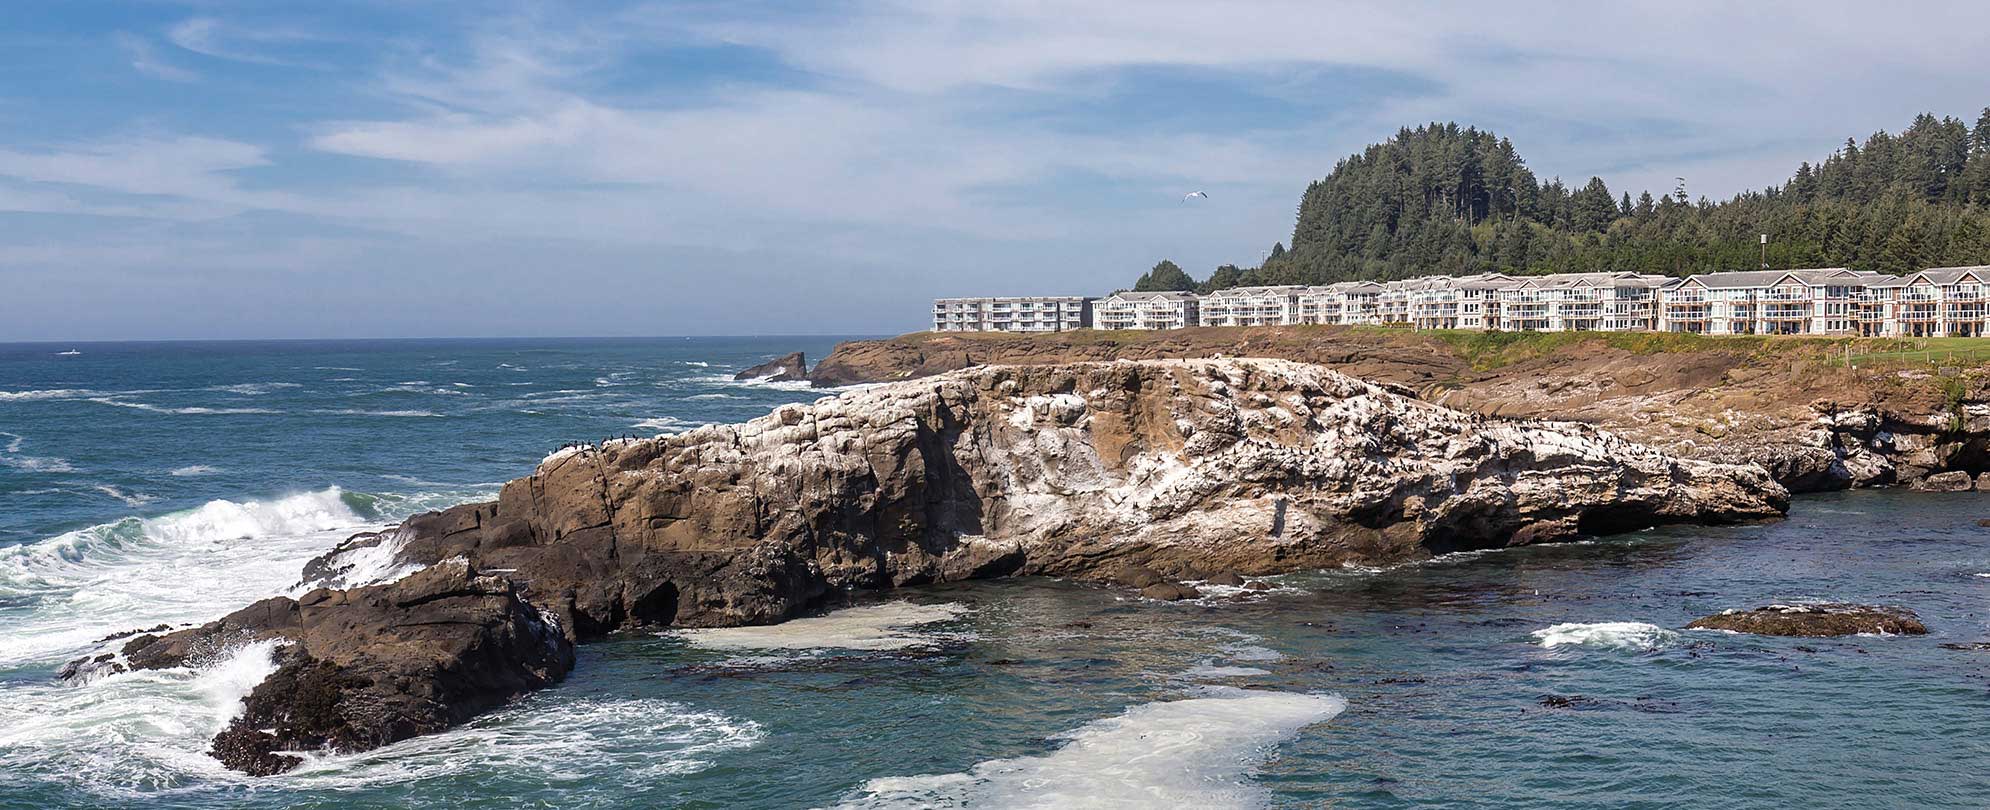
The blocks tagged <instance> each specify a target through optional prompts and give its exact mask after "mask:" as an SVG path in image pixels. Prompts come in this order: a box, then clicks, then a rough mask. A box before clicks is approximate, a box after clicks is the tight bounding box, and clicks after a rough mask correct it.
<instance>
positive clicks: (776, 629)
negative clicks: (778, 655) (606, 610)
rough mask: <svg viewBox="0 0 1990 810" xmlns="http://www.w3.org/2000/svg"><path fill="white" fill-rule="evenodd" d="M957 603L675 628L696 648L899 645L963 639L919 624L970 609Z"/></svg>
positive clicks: (899, 604) (882, 647)
mask: <svg viewBox="0 0 1990 810" xmlns="http://www.w3.org/2000/svg"><path fill="white" fill-rule="evenodd" d="M970 612H972V611H970V610H969V609H968V607H967V606H965V605H960V604H952V603H949V604H944V605H915V604H912V603H911V602H891V603H887V604H882V605H867V606H864V607H854V608H846V609H843V610H838V611H832V612H830V613H829V614H828V615H824V616H813V617H809V618H803V619H791V620H788V621H785V622H782V623H780V624H772V625H765V626H761V627H720V628H712V629H704V630H673V631H669V634H671V635H676V636H678V637H680V638H682V639H684V640H685V641H688V642H690V643H691V645H692V646H695V647H703V648H706V649H715V650H819V649H839V650H867V651H883V650H903V649H908V648H912V647H930V646H934V645H938V644H942V643H946V642H948V641H956V640H961V639H964V638H967V637H968V636H965V635H963V634H959V633H939V632H934V631H931V630H927V629H921V628H923V627H924V626H926V625H931V624H938V623H941V622H947V621H953V620H955V619H958V618H960V617H962V616H965V615H967V614H968V613H970Z"/></svg>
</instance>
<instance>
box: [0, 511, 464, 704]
mask: <svg viewBox="0 0 1990 810" xmlns="http://www.w3.org/2000/svg"><path fill="white" fill-rule="evenodd" d="M398 505H400V506H401V507H402V508H403V509H408V510H412V509H416V508H420V507H422V506H426V505H427V504H424V503H407V504H398ZM367 524H368V519H367V518H365V517H362V516H360V515H359V514H358V513H356V512H354V511H353V508H352V507H351V506H350V505H348V504H347V503H346V500H345V498H344V493H342V492H341V491H340V490H339V489H337V488H331V489H325V490H319V491H317V492H306V493H301V494H297V495H290V496H287V497H283V498H278V499H275V500H270V501H245V502H236V501H228V500H215V501H209V502H207V503H206V504H204V505H202V506H200V507H199V508H196V509H189V510H185V511H179V512H173V513H170V514H166V515H160V516H158V517H151V518H136V517H132V518H125V519H123V520H119V521H116V522H114V523H106V524H102V525H98V526H92V527H89V528H86V529H79V530H76V531H72V532H68V533H65V534H61V535H58V536H56V537H51V538H48V539H46V540H41V541H39V542H35V543H26V544H22V545H17V546H9V547H6V548H0V597H10V598H11V599H13V600H19V601H20V602H21V603H23V604H24V605H25V609H24V610H20V611H19V612H10V614H9V616H8V619H7V621H8V628H7V629H8V632H7V633H5V634H0V665H12V664H19V663H24V662H29V661H44V662H59V661H60V660H61V659H62V658H63V657H65V656H71V655H74V654H77V653H80V652H82V651H85V650H87V649H89V648H90V647H91V646H92V644H93V642H94V639H98V638H102V637H103V636H105V635H108V634H110V633H114V632H117V631H121V630H128V629H131V628H133V627H148V626H151V625H155V624H160V623H169V624H176V623H181V622H191V621H208V620H210V619H213V618H214V617H216V616H219V615H221V614H223V613H226V612H228V611H230V610H234V609H236V608H239V607H242V606H243V605H247V604H249V603H251V602H254V601H256V600H257V599H261V598H264V597H268V596H274V595H277V594H280V593H283V592H284V590H285V589H287V588H289V587H290V586H291V585H292V584H293V583H295V582H296V581H297V572H298V570H299V569H300V567H301V566H302V565H303V563H304V561H305V560H308V559H310V558H311V557H313V556H316V555H318V554H320V553H323V552H324V551H326V550H329V549H331V548H332V547H333V546H335V545H337V543H338V542H339V540H341V539H343V538H344V537H345V536H346V535H348V534H351V533H352V531H354V530H356V529H359V528H362V527H364V526H366V525H367Z"/></svg>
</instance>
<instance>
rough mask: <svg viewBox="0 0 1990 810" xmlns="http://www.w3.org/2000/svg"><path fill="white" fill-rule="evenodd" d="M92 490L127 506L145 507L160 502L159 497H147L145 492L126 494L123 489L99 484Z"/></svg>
mask: <svg viewBox="0 0 1990 810" xmlns="http://www.w3.org/2000/svg"><path fill="white" fill-rule="evenodd" d="M91 489H95V490H96V491H98V492H101V493H104V494H105V495H109V496H111V497H113V498H116V499H118V500H119V501H121V502H123V503H124V505H125V506H144V505H146V504H148V503H152V502H154V501H157V500H159V497H158V496H157V495H147V494H145V493H143V492H126V491H124V490H122V489H119V488H117V487H114V486H111V485H109V484H98V485H97V486H94V487H91Z"/></svg>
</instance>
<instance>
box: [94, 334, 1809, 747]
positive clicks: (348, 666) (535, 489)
mask: <svg viewBox="0 0 1990 810" xmlns="http://www.w3.org/2000/svg"><path fill="white" fill-rule="evenodd" d="M1787 507H1788V498H1787V493H1786V492H1785V491H1784V490H1783V488H1782V487H1781V486H1779V485H1777V484H1776V483H1775V482H1774V481H1772V480H1770V478H1769V476H1768V474H1767V473H1765V472H1764V471H1763V470H1762V469H1761V468H1759V467H1756V466H1748V465H1739V466H1738V465H1724V464H1716V463H1710V462H1702V461H1690V460H1681V459H1678V458H1675V457H1672V456H1670V455H1667V454H1665V453H1662V452H1659V451H1656V450H1653V449H1651V448H1648V447H1645V446H1642V445H1638V444H1635V443H1632V442H1629V441H1626V440H1624V439H1621V438H1618V437H1616V436H1614V435H1611V434H1609V433H1606V432H1603V431H1601V430H1598V429H1596V428H1593V427H1590V426H1586V425H1581V424H1573V423H1558V422H1539V421H1526V420H1507V419H1497V418H1488V417H1482V416H1474V415H1469V414H1465V413H1460V412H1458V411H1453V410H1450V409H1447V408H1443V407H1440V406H1437V405H1432V404H1429V403H1426V402H1421V401H1418V400H1416V399H1413V398H1411V397H1407V396H1403V395H1402V394H1400V393H1397V392H1396V391H1392V390H1390V389H1386V388H1383V387H1380V386H1376V385H1371V384H1369V383H1365V382H1362V381H1359V380H1356V379H1353V378H1350V377H1346V376H1343V375H1341V374H1338V373H1335V372H1333V371H1330V370H1327V369H1324V368H1321V367H1318V366H1311V365H1306V364H1302V363H1294V362H1287V361H1273V360H1194V361H1180V360H1157V361H1144V362H1114V363H1084V364H1073V365H1065V366H1029V367H978V368H971V369H966V370H963V371H958V372H954V373H950V374H946V375H942V376H939V377H934V378H930V379H922V380H917V381H910V382H903V383H894V384H887V385H882V386H878V387H876V388H872V389H869V390H865V391H861V392H853V393H849V394H845V395H843V396H840V397H835V398H829V399H824V400H820V401H818V402H816V403H815V404H813V405H807V406H803V405H788V406H783V407H781V408H778V409H776V410H775V411H774V412H773V413H771V414H769V415H767V416H764V417H761V418H759V419H755V420H752V421H750V422H746V423H744V424H739V425H722V426H708V427H701V428H697V429H694V430H691V431H688V432H685V433H681V434H677V435H672V436H662V437H656V438H652V439H635V440H620V441H611V442H608V443H605V444H604V445H602V446H600V447H575V448H568V449H566V450H562V451H561V452H558V453H555V454H553V455H552V456H549V457H547V458H546V459H545V460H544V461H543V462H541V463H540V465H539V467H538V469H537V470H536V471H534V472H533V473H532V474H531V475H530V476H528V477H525V478H520V479H517V480H514V481H512V482H510V483H508V484H506V485H505V486H504V488H503V490H502V491H501V494H500V495H499V497H498V500H497V501H495V502H490V503H480V504H466V505H463V506H458V507H455V508H452V509H449V510H445V511H442V512H433V513H428V514H423V515H417V516H415V517H413V518H410V519H408V520H407V521H406V522H404V523H403V524H402V525H401V526H400V527H399V528H398V529H396V530H394V531H393V532H392V534H391V536H392V537H393V538H394V543H393V544H392V545H384V544H378V543H374V542H373V541H372V539H370V538H369V539H367V540H363V541H360V542H358V543H355V544H352V545H351V546H348V547H345V548H341V549H338V550H335V551H334V552H333V555H341V559H343V560H345V561H348V562H350V561H351V560H353V559H355V555H357V554H359V553H360V552H366V553H367V555H369V556H366V557H360V558H358V559H362V560H364V561H366V562H368V565H366V566H354V567H353V569H352V571H346V570H345V569H344V568H342V567H341V566H340V565H334V564H331V563H334V562H338V561H334V560H327V561H323V562H319V563H315V564H314V565H313V566H312V567H311V571H312V572H313V573H314V574H317V575H319V576H318V577H314V579H316V580H320V581H322V580H323V579H329V578H330V577H331V576H333V575H336V576H338V577H341V578H349V577H353V576H355V575H356V574H355V573H354V572H359V571H361V570H365V571H375V570H381V569H383V568H385V569H388V570H406V569H412V568H416V567H419V566H428V568H427V569H426V570H423V571H421V572H420V573H416V574H413V575H411V576H408V577H407V578H406V579H402V580H400V581H399V582H395V583H392V584H387V585H373V586H367V587H358V588H350V589H347V590H331V589H322V588H321V589H319V590H315V591H313V592H311V593H310V594H307V595H306V596H304V597H303V598H302V599H298V600H290V599H283V598H278V599H271V600H266V601H264V602H261V603H257V604H256V605H254V606H251V607H250V608H248V609H245V610H243V611H240V612H238V613H236V614H233V615H231V616H229V617H227V618H224V619H222V620H220V621H218V622H215V623H213V624H210V625H207V626H204V627H200V628H195V629H192V630H185V631H181V632H178V633H173V634H170V635H166V636H163V637H152V636H141V637H139V638H137V639H134V641H133V642H132V644H133V646H134V649H132V650H130V651H129V652H128V653H127V657H128V658H129V660H130V661H131V663H132V665H133V666H140V667H144V666H177V665H179V664H181V663H184V662H186V661H187V660H188V659H189V657H190V655H192V654H193V652H194V651H195V650H198V649H211V648H217V647H222V646H225V645H229V644H236V643H242V642H246V641H251V640H258V639H281V640H283V641H285V642H287V643H288V644H289V645H290V646H289V647H287V648H286V652H285V653H284V657H283V660H282V662H281V668H280V670H279V673H280V674H281V675H282V677H280V678H274V679H272V680H271V681H270V682H269V683H266V684H265V685H264V687H259V688H257V689H256V690H255V691H254V692H253V693H252V694H251V695H250V697H249V698H248V700H247V704H248V705H247V710H246V711H245V713H244V714H243V716H242V718H241V719H240V720H238V721H237V722H236V723H235V724H234V725H232V726H231V727H230V729H229V731H228V732H226V733H225V734H224V737H223V738H221V739H217V741H216V746H215V754H216V755H217V756H219V757H221V758H222V760H223V761H224V762H225V763H227V764H228V765H229V766H230V767H234V768H237V769H239V770H244V771H248V772H252V773H258V772H269V771H270V770H272V769H280V768H281V767H287V766H288V765H287V764H286V763H287V762H288V760H286V759H285V757H286V756H287V755H284V754H282V753H281V752H282V751H284V750H299V749H303V750H311V749H316V748H326V747H329V748H333V749H336V750H361V749H364V748H368V747H372V746H377V745H382V744H385V743H387V742H391V741H393V740H397V739H401V738H404V737H407V736H410V735H412V734H419V733H424V732H427V731H434V730H437V729H440V728H443V727H446V726H448V725H450V724H453V723H458V722H461V721H462V720H464V719H467V718H468V717H469V716H471V715H473V714H475V713H477V712H479V711H483V710H486V709H489V708H491V707H493V706H496V705H498V704H500V703H502V702H504V701H505V700H509V699H511V698H514V697H516V696H518V695H520V694H523V693H524V692H525V691H528V690H530V689H534V688H538V687H541V686H544V685H546V684H549V683H552V682H554V681H556V680H558V679H559V678H560V677H561V676H563V675H564V674H565V672H566V670H567V668H568V667H570V666H571V664H572V647H571V645H572V644H573V643H574V642H577V641H581V640H585V639H589V638H594V637H598V636H601V635H603V634H605V633H608V632H611V631H614V630H617V629H622V628H629V627H637V626H650V627H656V626H686V627H714V626H729V625H741V624H761V623H769V622H777V621H781V620H783V619H786V618H788V617H790V616H792V615H795V614H796V613H797V612H799V611H801V610H805V609H807V608H808V607H810V606H811V605H814V604H816V603H818V602H819V601H821V600H822V599H823V598H825V597H826V596H828V595H830V594H833V593H840V592H844V591H847V590H852V589H885V588H897V587H905V586H912V585H921V584H926V583H933V582H945V581H957V580H964V579H973V578H982V577H994V576H1005V575H1011V574H1037V575H1049V576H1062V577H1074V578H1081V579H1089V580H1097V581H1110V580H1118V581H1120V582H1122V583H1124V584H1126V585H1128V586H1130V587H1139V588H1152V587H1159V586H1162V585H1168V586H1170V587H1171V588H1178V589H1181V590H1170V591H1169V593H1170V594H1172V595H1175V596H1176V598H1192V596H1193V591H1192V590H1190V589H1186V588H1185V587H1183V586H1179V585H1173V581H1174V580H1180V579H1189V578H1194V576H1195V575H1198V572H1208V571H1223V572H1235V573H1236V574H1238V575H1240V578H1241V576H1257V575H1264V574H1271V573H1279V572H1286V571H1293V570H1299V569H1311V568H1330V567H1335V566H1339V565H1342V564H1344V563H1359V564H1386V563H1392V562H1400V561H1405V560H1412V559H1421V558H1427V557H1430V556H1432V555H1435V554H1441V553H1446V552H1451V551H1458V550H1463V549H1473V548H1490V547H1498V546H1504V545H1510V544H1515V543H1530V542H1543V541H1552V540H1562V539H1571V538H1576V537H1581V536H1584V535H1591V534H1605V533H1612V532H1619V531H1627V530H1632V529H1640V528H1644V527H1647V526H1653V525H1658V524H1666V523H1681V522H1701V523H1727V522H1735V521H1744V520H1756V519H1763V518H1773V517H1777V516H1779V515H1780V514H1781V513H1782V511H1783V510H1784V509H1786V508H1787ZM386 551H391V552H392V555H393V559H392V560H390V561H386V562H388V563H391V565H382V564H381V563H382V561H381V560H373V559H372V556H377V555H380V554H384V553H385V552H386ZM1184 592H1186V593H1184ZM1157 598H1159V597H1157ZM259 735H260V736H259Z"/></svg>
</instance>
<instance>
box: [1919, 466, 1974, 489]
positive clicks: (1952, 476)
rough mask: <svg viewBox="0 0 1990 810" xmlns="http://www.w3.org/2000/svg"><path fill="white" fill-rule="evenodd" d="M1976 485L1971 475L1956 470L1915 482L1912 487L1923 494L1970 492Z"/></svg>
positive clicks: (1935, 474) (1939, 473)
mask: <svg viewBox="0 0 1990 810" xmlns="http://www.w3.org/2000/svg"><path fill="white" fill-rule="evenodd" d="M1975 485H1976V481H1975V479H1973V478H1970V477H1969V473H1966V472H1962V471H1960V470H1955V471H1951V472H1938V473H1934V474H1932V475H1929V476H1927V477H1926V478H1922V479H1920V480H1918V481H1915V482H1914V483H1913V484H1912V487H1913V488H1914V489H1916V490H1920V491H1922V492H1968V491H1969V490H1970V489H1972V488H1973V487H1975Z"/></svg>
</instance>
